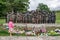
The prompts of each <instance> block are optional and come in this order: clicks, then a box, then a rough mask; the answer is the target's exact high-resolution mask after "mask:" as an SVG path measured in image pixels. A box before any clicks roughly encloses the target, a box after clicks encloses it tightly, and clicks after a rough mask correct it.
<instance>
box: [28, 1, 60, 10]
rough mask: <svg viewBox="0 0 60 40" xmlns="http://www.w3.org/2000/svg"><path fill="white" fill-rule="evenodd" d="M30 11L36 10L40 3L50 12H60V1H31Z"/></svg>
mask: <svg viewBox="0 0 60 40" xmlns="http://www.w3.org/2000/svg"><path fill="white" fill-rule="evenodd" d="M29 2H30V4H29V7H30V8H29V9H28V10H35V9H36V8H37V6H38V4H39V3H44V4H46V5H47V6H48V7H49V8H50V10H60V1H59V0H29Z"/></svg>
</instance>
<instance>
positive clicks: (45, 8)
mask: <svg viewBox="0 0 60 40" xmlns="http://www.w3.org/2000/svg"><path fill="white" fill-rule="evenodd" d="M37 10H45V11H50V10H49V8H48V6H47V5H45V4H43V3H40V4H39V5H38V7H37Z"/></svg>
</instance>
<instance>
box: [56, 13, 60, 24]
mask: <svg viewBox="0 0 60 40" xmlns="http://www.w3.org/2000/svg"><path fill="white" fill-rule="evenodd" d="M56 23H60V12H56Z"/></svg>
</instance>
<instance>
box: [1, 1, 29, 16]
mask: <svg viewBox="0 0 60 40" xmlns="http://www.w3.org/2000/svg"><path fill="white" fill-rule="evenodd" d="M28 1H29V0H0V15H1V14H5V13H7V12H9V11H13V12H14V13H16V12H17V11H19V12H25V11H27V9H28V8H29V6H28V5H29V2H28Z"/></svg>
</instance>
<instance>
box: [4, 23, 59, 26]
mask: <svg viewBox="0 0 60 40" xmlns="http://www.w3.org/2000/svg"><path fill="white" fill-rule="evenodd" d="M3 25H8V24H7V23H6V24H3ZM14 25H15V26H20V27H25V26H27V27H42V26H44V27H52V26H53V27H60V24H28V23H27V24H25V23H15V24H14Z"/></svg>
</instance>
